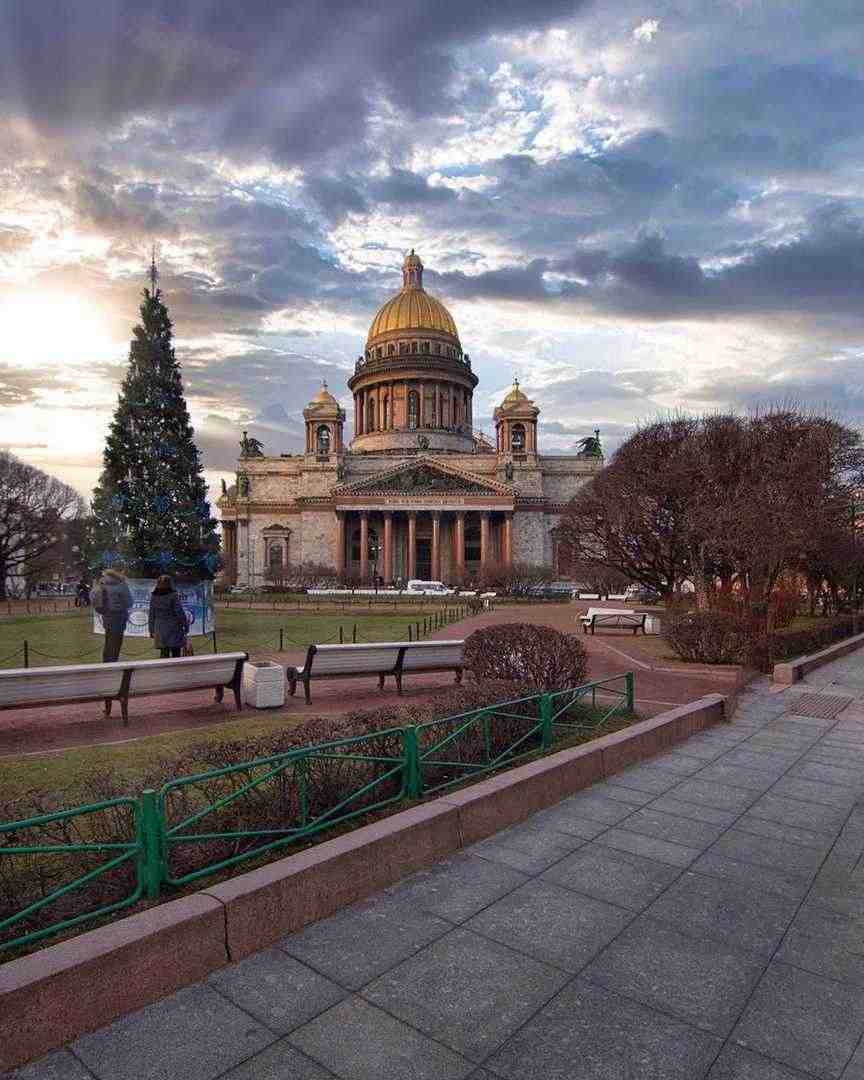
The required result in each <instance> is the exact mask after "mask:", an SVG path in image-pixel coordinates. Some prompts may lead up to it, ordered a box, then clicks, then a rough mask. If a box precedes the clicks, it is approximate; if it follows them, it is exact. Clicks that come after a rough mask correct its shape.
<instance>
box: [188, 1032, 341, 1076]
mask: <svg viewBox="0 0 864 1080" xmlns="http://www.w3.org/2000/svg"><path fill="white" fill-rule="evenodd" d="M333 1077H334V1074H333V1073H332V1072H330V1071H329V1069H325V1068H324V1067H323V1065H319V1064H317V1062H314V1061H312V1059H311V1058H308V1057H306V1055H305V1054H301V1053H300V1051H299V1050H295V1049H294V1047H293V1046H291V1045H290V1044H289V1043H288V1042H287V1041H286V1040H284V1039H280V1040H279V1042H276V1043H273V1044H272V1046H268V1047H267V1049H266V1050H262V1051H261V1053H260V1054H256V1055H255V1057H253V1058H250V1059H249V1060H248V1061H244V1062H243V1064H242V1065H238V1066H237V1067H236V1068H235V1069H231V1070H230V1072H227V1073H223V1074H222V1075H221V1076H220V1077H219V1080H333ZM178 1080H182V1078H178Z"/></svg>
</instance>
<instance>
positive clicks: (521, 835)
mask: <svg viewBox="0 0 864 1080" xmlns="http://www.w3.org/2000/svg"><path fill="white" fill-rule="evenodd" d="M584 843H585V840H584V839H583V838H582V837H581V836H574V835H573V834H572V833H562V832H558V831H557V830H556V829H550V828H548V827H547V828H538V827H537V825H535V824H534V822H533V821H531V822H526V823H523V824H521V825H513V826H511V828H509V829H504V830H503V832H500V833H496V834H495V835H494V836H490V837H489V838H488V839H487V840H481V841H480V842H479V843H477V844H472V845H471V847H469V848H467V851H468V852H469V853H470V854H472V855H476V856H479V857H480V858H481V859H491V860H492V861H493V862H497V863H502V864H503V865H504V866H509V867H510V868H511V869H513V870H521V871H522V872H523V873H526V874H539V873H541V872H542V871H543V870H545V869H546V868H547V867H549V866H552V864H553V863H556V862H559V861H560V860H561V859H563V858H564V856H565V855H569V854H570V853H571V852H572V851H575V850H576V849H577V848H579V847H581V846H582V845H583V844H584Z"/></svg>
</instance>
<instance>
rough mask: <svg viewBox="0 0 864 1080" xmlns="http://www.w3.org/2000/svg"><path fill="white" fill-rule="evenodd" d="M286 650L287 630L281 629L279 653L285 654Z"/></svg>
mask: <svg viewBox="0 0 864 1080" xmlns="http://www.w3.org/2000/svg"><path fill="white" fill-rule="evenodd" d="M284 648H285V628H284V627H282V626H280V627H279V652H283V651H284Z"/></svg>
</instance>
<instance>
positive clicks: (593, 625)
mask: <svg viewBox="0 0 864 1080" xmlns="http://www.w3.org/2000/svg"><path fill="white" fill-rule="evenodd" d="M579 621H580V622H581V623H582V633H583V634H587V633H588V630H589V629H590V630H591V633H592V634H593V633H594V631H595V630H596V629H597V627H598V626H600V627H604V626H605V627H609V628H610V629H616V630H632V631H633V633H634V635H635V634H638V633H639V631H640V630H641V631H642V633H643V634H644V633H645V614H644V613H643V614H639V613H637V612H635V611H625V610H622V609H620V608H618V609H616V608H588V611H587V612H586V613H585V614H584V615H582V616H581V617H580V620H579Z"/></svg>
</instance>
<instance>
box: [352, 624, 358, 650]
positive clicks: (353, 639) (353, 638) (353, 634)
mask: <svg viewBox="0 0 864 1080" xmlns="http://www.w3.org/2000/svg"><path fill="white" fill-rule="evenodd" d="M351 641H352V642H353V644H355V645H356V644H357V623H356V622H355V623H354V629H353V630H352V631H351Z"/></svg>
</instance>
